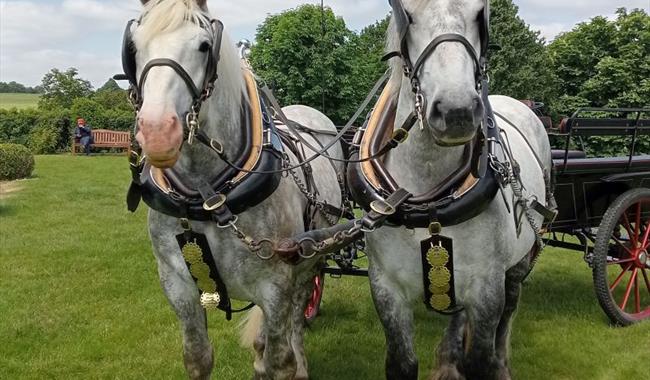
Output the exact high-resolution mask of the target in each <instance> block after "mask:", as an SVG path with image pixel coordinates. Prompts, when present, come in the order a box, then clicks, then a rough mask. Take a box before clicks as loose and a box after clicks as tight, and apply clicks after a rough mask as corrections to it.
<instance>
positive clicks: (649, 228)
mask: <svg viewBox="0 0 650 380" xmlns="http://www.w3.org/2000/svg"><path fill="white" fill-rule="evenodd" d="M648 237H650V220H648V221H647V222H646V224H645V233H644V234H643V239H642V240H641V242H642V243H641V249H644V250H645V249H648Z"/></svg>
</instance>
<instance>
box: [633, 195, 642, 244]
mask: <svg viewBox="0 0 650 380" xmlns="http://www.w3.org/2000/svg"><path fill="white" fill-rule="evenodd" d="M640 232H641V202H639V203H637V204H636V221H635V223H634V248H637V247H638V246H639V245H638V244H637V243H638V242H639V240H638V239H639V235H640Z"/></svg>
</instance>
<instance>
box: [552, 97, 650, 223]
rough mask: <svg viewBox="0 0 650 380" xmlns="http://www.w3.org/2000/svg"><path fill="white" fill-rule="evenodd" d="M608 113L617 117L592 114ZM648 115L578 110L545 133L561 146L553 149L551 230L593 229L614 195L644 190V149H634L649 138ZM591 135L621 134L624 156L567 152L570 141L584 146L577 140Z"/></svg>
mask: <svg viewBox="0 0 650 380" xmlns="http://www.w3.org/2000/svg"><path fill="white" fill-rule="evenodd" d="M612 114H615V115H618V116H620V117H616V118H612V117H598V116H597V115H608V116H611V115H612ZM649 118H650V109H641V108H639V109H604V108H583V109H580V110H578V111H576V112H575V113H574V114H573V116H572V117H570V118H568V119H565V120H563V122H562V124H561V125H560V129H559V130H555V131H549V135H550V136H558V137H560V138H563V139H564V140H565V149H562V150H554V151H553V158H554V159H553V164H554V167H555V173H556V175H555V199H556V201H557V203H558V212H559V213H558V216H557V218H556V220H555V222H554V223H553V224H552V226H551V232H567V233H573V232H575V231H580V230H586V229H589V228H591V227H598V226H599V225H600V223H601V221H602V218H603V215H604V214H605V212H606V211H607V209H608V208H609V206H610V205H611V204H612V203H613V201H614V200H615V199H616V198H617V197H618V196H620V195H621V194H623V193H625V192H626V191H629V190H631V189H635V188H642V187H645V188H650V152H643V151H640V150H639V149H638V148H637V146H638V142H639V140H640V139H644V138H649V137H650V119H649ZM592 136H626V137H628V143H629V145H628V147H629V154H628V155H627V156H620V157H596V158H587V155H586V154H585V152H584V151H574V150H569V147H570V146H572V145H573V146H581V145H582V146H583V147H584V144H583V138H588V137H592ZM572 142H573V144H572ZM647 212H648V213H650V210H648V211H647Z"/></svg>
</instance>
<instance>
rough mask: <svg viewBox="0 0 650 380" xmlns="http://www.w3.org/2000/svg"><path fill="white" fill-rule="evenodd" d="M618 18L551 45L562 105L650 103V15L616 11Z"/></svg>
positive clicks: (588, 25)
mask: <svg viewBox="0 0 650 380" xmlns="http://www.w3.org/2000/svg"><path fill="white" fill-rule="evenodd" d="M616 14H617V18H616V20H611V21H610V20H608V19H606V18H604V17H600V16H599V17H594V18H593V19H591V21H589V22H584V23H580V24H578V25H577V26H576V27H575V28H574V29H573V30H571V31H570V32H567V33H563V34H561V35H560V36H559V37H558V38H556V39H555V41H553V43H551V44H550V46H549V52H550V55H551V59H552V65H553V67H554V68H555V71H556V74H557V76H558V77H559V84H560V88H561V92H562V93H563V94H564V96H563V97H561V98H560V100H559V101H558V104H557V105H556V108H557V109H558V110H559V111H561V112H563V113H566V114H568V113H570V112H571V111H572V110H573V108H572V107H573V106H574V105H575V104H576V103H579V104H583V105H589V106H594V107H604V106H609V107H637V106H648V105H650V16H649V15H648V14H647V13H646V12H645V11H644V10H641V9H635V10H632V11H630V12H628V11H627V10H626V9H625V8H619V9H618V10H617V11H616Z"/></svg>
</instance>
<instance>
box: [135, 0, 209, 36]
mask: <svg viewBox="0 0 650 380" xmlns="http://www.w3.org/2000/svg"><path fill="white" fill-rule="evenodd" d="M187 23H194V24H197V25H201V26H204V25H209V23H210V15H209V14H208V13H207V12H206V10H205V9H203V8H201V7H200V6H199V5H198V4H197V2H196V1H195V0H156V1H149V2H148V3H147V4H146V5H145V6H144V12H143V13H142V17H141V19H140V26H139V28H138V33H137V35H136V36H134V37H135V38H136V39H137V42H138V44H141V45H145V44H147V43H148V42H149V41H151V39H152V38H153V37H154V36H156V35H159V34H162V33H169V32H173V31H175V30H177V29H179V28H180V27H182V26H183V25H185V24H187Z"/></svg>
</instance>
